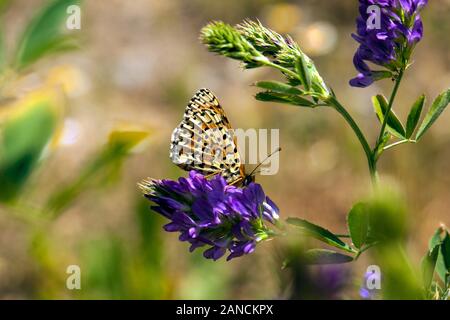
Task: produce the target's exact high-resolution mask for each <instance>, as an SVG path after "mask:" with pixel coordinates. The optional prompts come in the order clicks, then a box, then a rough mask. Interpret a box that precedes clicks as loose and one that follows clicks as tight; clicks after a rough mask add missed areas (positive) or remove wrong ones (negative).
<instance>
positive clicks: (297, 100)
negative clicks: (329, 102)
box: [255, 91, 315, 107]
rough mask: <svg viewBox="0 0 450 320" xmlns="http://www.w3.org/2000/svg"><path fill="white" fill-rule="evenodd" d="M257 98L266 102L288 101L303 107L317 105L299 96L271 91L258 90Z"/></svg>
mask: <svg viewBox="0 0 450 320" xmlns="http://www.w3.org/2000/svg"><path fill="white" fill-rule="evenodd" d="M255 99H256V100H259V101H264V102H277V103H287V104H290V105H294V106H301V107H314V105H315V104H314V103H313V102H311V101H309V100H307V99H305V98H302V97H299V96H291V95H285V94H280V93H276V92H270V91H264V92H258V93H257V94H256V96H255Z"/></svg>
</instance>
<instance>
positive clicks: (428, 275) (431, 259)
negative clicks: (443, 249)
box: [421, 245, 440, 290]
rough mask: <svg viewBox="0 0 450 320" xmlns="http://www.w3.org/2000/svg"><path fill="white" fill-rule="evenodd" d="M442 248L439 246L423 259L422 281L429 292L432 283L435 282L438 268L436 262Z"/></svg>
mask: <svg viewBox="0 0 450 320" xmlns="http://www.w3.org/2000/svg"><path fill="white" fill-rule="evenodd" d="M439 250H440V246H439V245H437V246H435V247H433V249H432V250H429V251H428V252H427V254H426V255H425V257H423V259H422V263H421V269H422V279H423V285H424V288H425V290H429V289H430V286H431V282H432V281H433V275H434V270H435V268H436V261H437V259H438V256H439Z"/></svg>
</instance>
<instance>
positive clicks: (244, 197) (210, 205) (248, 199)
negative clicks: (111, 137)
mask: <svg viewBox="0 0 450 320" xmlns="http://www.w3.org/2000/svg"><path fill="white" fill-rule="evenodd" d="M140 186H141V188H142V190H143V192H144V195H145V197H146V198H148V199H149V200H151V201H152V202H153V203H154V204H155V206H152V207H151V208H152V209H153V210H154V211H156V212H158V213H159V214H161V215H163V216H164V217H166V218H167V219H169V220H170V222H169V223H168V224H166V225H165V226H164V230H166V231H168V232H179V233H180V236H179V239H180V241H187V242H189V243H190V244H191V247H190V251H193V250H195V249H196V248H199V247H207V249H206V250H205V251H204V252H203V256H204V257H205V258H207V259H213V260H217V259H219V258H221V257H222V256H223V255H225V253H226V252H227V251H228V252H229V255H228V258H227V260H230V259H233V258H236V257H240V256H242V255H244V254H249V253H252V252H253V251H254V250H255V247H256V244H257V243H258V242H260V241H262V240H264V239H267V238H269V237H270V236H271V235H272V231H271V230H270V229H268V228H267V226H266V223H267V222H269V223H272V224H274V223H275V222H276V220H277V219H278V212H279V210H278V208H277V206H276V205H275V203H273V201H272V200H270V199H269V197H267V196H266V195H265V194H264V191H263V189H262V187H261V186H260V185H259V184H257V183H253V182H252V183H250V184H249V185H248V186H246V187H244V188H238V187H235V186H231V185H228V184H227V182H226V180H225V179H224V178H223V177H222V176H220V175H216V176H214V177H213V178H211V179H209V180H208V179H207V178H206V177H205V176H203V175H201V174H200V173H197V172H195V171H191V172H190V173H189V177H187V178H179V179H178V181H173V180H167V179H164V180H154V179H151V180H147V181H144V182H143V183H142V184H141V185H140Z"/></svg>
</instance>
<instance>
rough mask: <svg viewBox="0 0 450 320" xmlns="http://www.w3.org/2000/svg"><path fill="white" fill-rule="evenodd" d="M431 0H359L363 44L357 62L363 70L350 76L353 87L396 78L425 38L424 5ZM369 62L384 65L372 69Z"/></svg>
mask: <svg viewBox="0 0 450 320" xmlns="http://www.w3.org/2000/svg"><path fill="white" fill-rule="evenodd" d="M427 2H428V0H359V13H360V15H359V17H358V19H357V20H356V26H357V32H356V34H352V36H353V38H354V39H355V40H356V41H358V42H359V44H360V46H359V48H358V50H357V51H356V53H355V55H354V58H353V63H354V65H355V68H356V69H357V70H358V72H359V74H358V75H357V76H356V77H355V78H353V79H352V80H350V85H351V86H353V87H362V88H363V87H367V86H369V85H371V84H372V83H373V82H374V81H377V80H380V79H383V78H396V77H397V76H398V74H399V73H400V72H401V71H402V70H404V69H405V68H406V67H407V65H408V63H409V60H410V57H411V54H412V51H413V49H414V47H415V45H416V44H417V43H418V42H419V41H420V40H421V39H422V36H423V25H422V19H421V17H420V11H421V9H422V8H423V7H424V6H425V5H426V4H427ZM367 62H370V63H373V64H375V65H378V66H381V67H383V68H384V69H382V70H372V69H371V68H370V67H369V65H368V64H367Z"/></svg>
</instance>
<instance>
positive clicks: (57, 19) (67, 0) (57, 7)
mask: <svg viewBox="0 0 450 320" xmlns="http://www.w3.org/2000/svg"><path fill="white" fill-rule="evenodd" d="M80 2H81V0H54V1H52V2H50V4H49V5H48V6H46V7H45V8H44V9H43V10H42V11H40V12H39V13H38V14H36V15H35V16H34V17H33V19H32V21H31V22H30V23H29V25H28V26H27V28H26V30H25V32H24V33H23V35H22V38H21V40H20V42H19V46H18V49H17V54H16V67H17V68H18V69H23V68H25V67H27V66H29V65H30V64H31V63H34V62H36V61H37V60H38V59H40V58H42V57H43V56H45V55H46V54H50V53H54V52H60V51H63V50H69V49H73V48H75V47H76V45H75V43H74V41H73V37H71V36H70V34H68V33H65V32H64V31H65V22H66V19H67V18H68V14H67V11H66V10H67V8H68V7H69V6H71V5H79V4H80ZM66 31H67V30H66Z"/></svg>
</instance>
